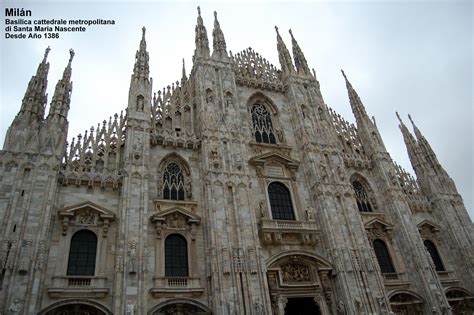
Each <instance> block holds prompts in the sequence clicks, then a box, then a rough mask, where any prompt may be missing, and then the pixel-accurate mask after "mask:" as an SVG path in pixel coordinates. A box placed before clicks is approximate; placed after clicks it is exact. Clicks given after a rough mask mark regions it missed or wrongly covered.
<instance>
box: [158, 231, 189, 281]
mask: <svg viewBox="0 0 474 315" xmlns="http://www.w3.org/2000/svg"><path fill="white" fill-rule="evenodd" d="M170 238H176V239H180V240H182V241H183V242H184V245H185V248H184V249H185V255H184V256H183V255H182V256H183V257H184V258H185V261H184V263H185V271H186V272H185V273H183V274H172V272H171V271H172V270H173V269H176V267H175V266H170V268H172V269H170V270H168V264H169V261H168V259H169V257H171V256H173V257H171V258H175V257H176V253H174V254H173V255H168V246H167V243H168V240H170ZM163 245H164V256H165V259H164V269H165V270H164V275H165V277H167V278H179V277H185V278H187V277H189V276H190V264H189V250H190V249H189V242H188V240H187V238H186V237H185V236H184V235H182V234H180V233H170V234H168V235H167V236H166V238H165V240H164V244H163ZM173 265H174V264H173ZM173 267H174V268H173ZM180 268H181V269H184V267H183V266H180ZM168 271H170V273H169V272H168Z"/></svg>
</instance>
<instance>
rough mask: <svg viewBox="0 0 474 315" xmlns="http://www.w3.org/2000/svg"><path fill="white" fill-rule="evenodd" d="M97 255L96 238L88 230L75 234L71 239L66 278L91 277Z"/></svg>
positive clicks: (93, 272)
mask: <svg viewBox="0 0 474 315" xmlns="http://www.w3.org/2000/svg"><path fill="white" fill-rule="evenodd" d="M96 253H97V236H96V235H95V234H94V233H93V232H91V231H88V230H81V231H79V232H76V233H75V234H74V235H73V236H72V238H71V247H70V249H69V260H68V264H67V275H68V276H93V275H94V274H95V258H96Z"/></svg>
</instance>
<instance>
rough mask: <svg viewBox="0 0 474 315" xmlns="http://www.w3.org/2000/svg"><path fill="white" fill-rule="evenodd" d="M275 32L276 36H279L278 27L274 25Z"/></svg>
mask: <svg viewBox="0 0 474 315" xmlns="http://www.w3.org/2000/svg"><path fill="white" fill-rule="evenodd" d="M275 31H276V32H277V34H278V35H280V33H278V26H276V25H275Z"/></svg>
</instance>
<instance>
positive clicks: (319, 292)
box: [267, 250, 334, 315]
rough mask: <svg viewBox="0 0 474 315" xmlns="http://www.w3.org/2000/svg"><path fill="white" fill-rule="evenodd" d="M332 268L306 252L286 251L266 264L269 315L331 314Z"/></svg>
mask: <svg viewBox="0 0 474 315" xmlns="http://www.w3.org/2000/svg"><path fill="white" fill-rule="evenodd" d="M331 270H332V268H331V266H330V264H329V262H328V261H327V260H325V259H324V258H322V257H320V256H318V255H316V254H314V253H311V252H307V251H301V250H300V251H287V252H282V253H279V254H277V255H275V256H273V257H271V258H270V259H268V260H267V280H268V289H269V294H270V302H271V308H272V312H273V313H274V314H285V315H306V314H308V315H309V314H311V315H313V314H316V315H318V314H330V313H331V310H332V309H333V307H334V303H333V301H334V296H333V287H332V283H331V280H330V273H331Z"/></svg>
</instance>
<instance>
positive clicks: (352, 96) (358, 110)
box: [341, 69, 370, 124]
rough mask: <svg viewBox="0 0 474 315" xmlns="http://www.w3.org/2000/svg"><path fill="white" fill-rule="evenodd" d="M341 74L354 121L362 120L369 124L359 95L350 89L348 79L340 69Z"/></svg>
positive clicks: (350, 85)
mask: <svg viewBox="0 0 474 315" xmlns="http://www.w3.org/2000/svg"><path fill="white" fill-rule="evenodd" d="M341 72H342V75H343V76H344V80H345V81H346V88H347V94H348V95H349V102H350V104H351V108H352V112H353V113H354V116H355V118H356V120H364V121H366V122H370V119H369V117H368V116H367V113H366V111H365V107H364V104H362V101H361V100H360V97H359V95H357V92H356V91H355V90H354V88H353V87H352V84H351V83H350V82H349V79H348V78H347V76H346V74H345V73H344V70H342V69H341ZM358 124H359V121H358Z"/></svg>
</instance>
